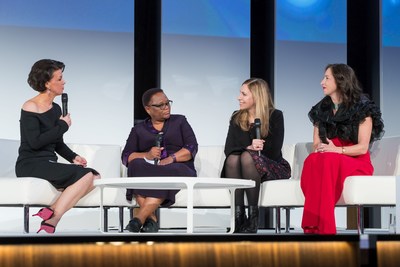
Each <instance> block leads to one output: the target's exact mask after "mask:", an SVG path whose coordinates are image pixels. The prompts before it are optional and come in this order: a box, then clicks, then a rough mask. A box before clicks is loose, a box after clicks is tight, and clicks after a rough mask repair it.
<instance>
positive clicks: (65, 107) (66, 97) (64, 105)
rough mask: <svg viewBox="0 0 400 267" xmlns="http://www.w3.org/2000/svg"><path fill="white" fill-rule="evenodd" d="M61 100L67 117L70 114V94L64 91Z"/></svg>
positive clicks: (63, 112) (63, 113) (64, 114)
mask: <svg viewBox="0 0 400 267" xmlns="http://www.w3.org/2000/svg"><path fill="white" fill-rule="evenodd" d="M61 102H62V115H63V117H65V116H66V115H67V114H68V95H67V94H66V93H63V94H62V95H61Z"/></svg>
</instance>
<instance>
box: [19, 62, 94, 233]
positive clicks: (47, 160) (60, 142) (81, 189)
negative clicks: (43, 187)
mask: <svg viewBox="0 0 400 267" xmlns="http://www.w3.org/2000/svg"><path fill="white" fill-rule="evenodd" d="M64 67H65V65H64V63H62V62H59V61H56V60H51V59H42V60H39V61H37V62H36V63H35V64H33V66H32V69H31V71H30V73H29V76H28V83H29V85H30V86H31V87H32V88H33V89H34V90H35V91H38V92H39V94H38V95H36V96H35V97H33V98H31V99H29V100H27V101H26V102H25V103H24V104H23V106H22V109H21V119H20V131H21V145H20V147H19V155H18V159H17V163H16V166H15V173H16V175H17V177H38V178H42V179H45V180H47V181H49V182H50V183H51V184H52V185H53V186H54V187H55V188H57V189H58V190H60V191H62V193H61V195H60V196H59V197H58V199H57V200H56V201H55V202H54V204H52V205H51V207H48V208H43V209H41V210H40V211H39V212H38V213H37V214H35V215H34V216H39V217H40V218H42V220H43V221H42V223H41V226H40V229H39V231H38V232H40V231H41V230H44V231H46V232H47V233H54V231H55V229H56V226H57V224H58V222H59V221H60V219H61V217H62V216H63V215H64V213H65V212H67V211H68V210H69V209H71V208H72V207H73V206H75V204H76V203H77V202H78V201H79V200H80V199H81V198H82V197H84V196H85V195H86V194H88V193H89V192H90V191H91V190H92V189H93V188H94V187H93V180H94V179H97V178H100V175H99V173H98V172H97V171H95V170H93V169H91V168H86V164H87V162H86V159H84V158H83V157H81V156H79V155H77V154H76V153H74V152H73V151H71V149H70V148H69V147H68V146H67V145H66V144H65V143H64V139H63V136H64V133H65V132H67V131H68V129H69V127H70V126H71V117H70V114H67V115H65V116H63V115H62V113H61V108H60V106H59V105H58V104H56V103H54V102H53V101H54V98H56V97H57V96H59V95H61V94H62V93H63V91H64V84H65V81H64V79H63V71H64ZM56 152H57V153H58V154H59V155H60V156H62V157H63V158H65V159H66V160H68V161H69V162H71V163H73V164H63V163H57V155H56Z"/></svg>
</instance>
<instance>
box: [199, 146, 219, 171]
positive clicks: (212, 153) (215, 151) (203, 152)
mask: <svg viewBox="0 0 400 267" xmlns="http://www.w3.org/2000/svg"><path fill="white" fill-rule="evenodd" d="M224 160H225V154H224V146H199V149H198V151H197V155H196V157H195V159H194V166H195V168H196V171H197V176H198V177H214V178H215V177H220V175H221V170H222V167H223V165H224Z"/></svg>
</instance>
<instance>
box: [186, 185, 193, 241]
mask: <svg viewBox="0 0 400 267" xmlns="http://www.w3.org/2000/svg"><path fill="white" fill-rule="evenodd" d="M193 187H194V185H193V184H187V230H186V232H187V233H188V234H191V233H193V192H194V190H193Z"/></svg>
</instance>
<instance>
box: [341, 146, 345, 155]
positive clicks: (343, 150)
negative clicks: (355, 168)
mask: <svg viewBox="0 0 400 267" xmlns="http://www.w3.org/2000/svg"><path fill="white" fill-rule="evenodd" d="M344 153H346V149H345V148H344V146H342V154H344Z"/></svg>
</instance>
